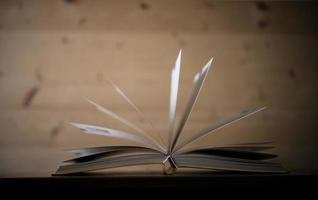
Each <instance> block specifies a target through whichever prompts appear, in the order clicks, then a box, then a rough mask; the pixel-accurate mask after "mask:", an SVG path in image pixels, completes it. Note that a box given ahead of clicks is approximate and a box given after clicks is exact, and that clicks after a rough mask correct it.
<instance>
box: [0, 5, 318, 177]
mask: <svg viewBox="0 0 318 200" xmlns="http://www.w3.org/2000/svg"><path fill="white" fill-rule="evenodd" d="M317 8H318V4H316V3H308V2H307V3H297V2H268V3H266V2H254V1H253V2H248V1H244V2H222V1H216V2H214V1H208V0H176V1H169V0H160V1H155V0H142V1H141V0H129V1H128V0H127V1H122V0H110V1H97V0H94V1H88V0H86V1H85V0H64V1H62V0H58V1H48V0H47V1H46V0H31V1H23V0H21V1H16V0H14V1H9V0H8V1H0V110H1V114H0V125H1V132H0V134H1V135H0V137H1V140H0V160H1V161H0V176H48V175H50V173H52V172H54V170H55V169H56V168H57V166H58V165H59V163H60V161H62V160H63V159H65V158H68V157H69V155H67V154H66V153H64V152H63V151H62V149H63V148H69V147H82V146H97V145H111V144H126V143H125V142H122V141H119V140H114V139H108V138H104V137H100V136H91V135H84V134H82V133H81V132H80V131H79V130H77V129H75V128H73V127H71V126H70V125H69V124H68V122H70V121H73V122H83V123H91V124H96V125H104V126H107V127H112V128H118V129H123V130H127V131H131V130H130V129H129V128H127V127H125V126H123V125H121V124H120V123H118V122H116V121H114V120H113V119H110V118H109V117H107V116H104V115H103V114H101V113H98V112H97V111H96V110H94V108H93V107H92V106H91V105H89V104H88V103H87V102H85V101H84V100H83V99H82V97H83V96H85V97H89V98H91V99H92V100H95V101H96V102H98V103H100V104H102V105H104V106H107V107H109V108H110V109H111V110H113V111H115V112H117V113H118V114H120V115H122V116H125V117H126V118H128V119H130V120H131V121H134V122H136V123H139V124H142V126H144V125H145V123H144V121H143V120H141V119H140V118H139V117H138V115H136V113H135V112H134V111H133V110H132V109H130V108H129V106H127V104H125V102H123V101H122V100H121V99H120V98H119V97H118V95H116V93H115V92H114V90H113V89H112V88H111V86H110V85H109V84H108V83H107V79H112V80H113V81H114V82H115V83H117V84H118V85H119V86H120V87H121V88H122V89H123V90H124V91H125V92H126V93H127V95H128V96H129V97H131V99H132V100H133V101H134V102H135V103H136V104H137V105H138V106H139V107H140V109H141V110H142V111H143V112H144V115H145V116H146V117H147V118H148V119H149V120H151V121H152V122H153V123H154V124H155V130H154V131H153V130H150V129H147V130H148V132H150V134H154V135H155V134H158V133H160V134H161V135H163V137H164V138H167V116H168V95H169V81H170V80H169V78H170V70H171V68H172V65H173V64H174V61H175V58H176V55H177V53H178V51H179V49H183V58H182V68H181V70H182V71H181V80H180V81H181V83H180V84H181V87H180V89H181V90H180V94H179V97H180V104H179V105H178V114H180V110H181V109H182V107H183V105H184V101H185V98H186V96H187V94H188V93H189V90H190V88H191V83H192V78H193V75H194V74H195V73H196V72H197V71H198V70H200V68H201V67H202V66H203V65H204V64H205V63H206V62H207V61H208V60H209V59H210V58H211V57H212V56H213V57H214V61H213V67H212V70H211V71H210V74H209V75H208V77H207V79H206V83H205V86H204V88H203V89H202V93H201V94H200V97H199V100H198V101H197V104H196V106H195V110H194V112H193V115H192V117H191V118H190V120H189V123H188V125H187V127H186V130H185V132H184V135H183V137H182V138H184V137H185V136H187V134H189V133H191V132H194V131H196V130H199V129H200V128H203V127H205V126H207V125H208V124H209V123H210V122H213V121H214V120H216V119H218V118H222V117H224V116H226V115H228V114H231V113H236V112H239V111H241V110H244V109H250V108H257V107H261V106H267V109H266V110H265V111H263V112H261V113H259V114H257V115H255V116H253V117H251V118H247V119H245V120H243V121H241V122H239V123H237V124H233V125H231V126H228V127H226V128H224V129H222V130H220V131H218V132H217V134H211V135H209V136H207V137H205V138H203V139H202V140H200V141H198V142H196V143H195V144H193V145H197V146H199V145H208V144H213V145H222V144H231V143H239V142H260V141H274V142H275V145H276V146H277V149H276V150H274V152H275V153H278V154H279V155H280V159H279V161H280V162H282V163H283V164H284V166H285V167H286V168H287V169H288V170H291V171H293V172H307V171H309V172H313V171H317V169H318V163H317V162H313V160H314V159H316V156H317V155H316V152H317V144H318V143H317V139H318V137H317V120H318V113H317V106H318V103H317V102H318V101H317V100H318V87H317V77H318V68H317V64H318V57H317V55H316V54H317V44H318V39H317V33H318V29H317V14H316V13H317ZM145 127H146V128H147V126H145ZM155 137H156V136H155ZM157 168H158V167H157V166H155V167H153V166H145V167H142V170H146V171H149V172H150V171H152V170H156V169H157ZM132 169H135V168H129V169H125V170H132ZM159 169H160V168H159ZM136 170H138V169H136Z"/></svg>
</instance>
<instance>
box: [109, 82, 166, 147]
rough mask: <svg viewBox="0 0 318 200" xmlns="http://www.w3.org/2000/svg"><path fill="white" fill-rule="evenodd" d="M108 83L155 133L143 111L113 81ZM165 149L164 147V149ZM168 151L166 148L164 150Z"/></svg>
mask: <svg viewBox="0 0 318 200" xmlns="http://www.w3.org/2000/svg"><path fill="white" fill-rule="evenodd" d="M108 82H109V83H110V84H111V85H112V86H113V88H114V89H115V91H116V92H117V93H118V94H119V95H120V96H121V97H122V98H123V99H124V100H125V101H126V102H127V103H128V104H129V105H130V106H131V107H132V108H133V109H134V110H135V111H136V112H137V113H138V115H139V117H140V118H141V119H142V120H143V121H144V122H146V123H147V124H148V126H149V127H150V128H151V129H152V131H153V132H155V128H154V126H153V124H152V123H151V122H150V121H149V120H147V119H146V118H145V117H144V114H143V113H142V112H141V110H140V109H139V108H138V107H137V106H136V104H135V103H134V102H133V101H132V100H131V99H130V98H129V97H128V96H127V95H126V94H125V93H124V91H122V90H121V89H120V88H119V87H118V86H117V85H116V84H115V83H114V82H113V81H112V80H110V79H108ZM157 135H158V137H159V139H160V140H161V142H162V143H163V144H164V141H163V139H162V137H161V136H160V134H157ZM163 148H164V147H163ZM164 149H166V148H164Z"/></svg>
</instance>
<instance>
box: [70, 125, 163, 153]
mask: <svg viewBox="0 0 318 200" xmlns="http://www.w3.org/2000/svg"><path fill="white" fill-rule="evenodd" d="M70 124H71V125H73V126H75V127H76V128H79V129H81V130H82V131H83V132H85V133H88V134H96V135H103V136H108V137H114V138H122V139H126V140H130V141H134V142H138V143H141V144H143V145H146V146H147V147H149V148H151V149H155V150H157V151H160V152H161V150H159V149H157V148H154V147H153V144H152V142H151V141H149V140H147V139H146V138H143V137H139V136H137V135H133V134H130V133H126V132H124V131H119V130H115V129H110V128H105V127H100V126H93V125H88V124H79V123H70Z"/></svg>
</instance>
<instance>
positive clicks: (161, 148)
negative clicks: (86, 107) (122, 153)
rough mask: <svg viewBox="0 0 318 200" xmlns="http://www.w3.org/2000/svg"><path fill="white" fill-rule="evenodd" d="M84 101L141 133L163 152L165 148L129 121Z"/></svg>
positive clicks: (93, 103) (95, 104)
mask: <svg viewBox="0 0 318 200" xmlns="http://www.w3.org/2000/svg"><path fill="white" fill-rule="evenodd" d="M84 99H85V100H86V101H88V102H89V103H91V104H92V105H94V106H95V107H96V109H97V110H98V111H100V112H102V113H104V114H106V115H108V116H110V117H112V118H114V119H117V120H118V121H120V122H122V123H124V124H125V125H127V126H129V127H131V128H133V129H134V130H136V131H138V132H139V133H141V134H142V135H143V136H145V137H146V138H147V140H150V141H151V143H152V144H154V145H155V146H156V147H157V148H159V149H160V151H163V152H165V148H163V147H162V146H161V145H160V144H159V143H158V142H157V141H156V140H154V139H153V138H151V137H150V136H149V135H148V134H147V133H145V132H144V131H143V130H142V129H140V128H138V127H137V126H135V125H134V124H133V123H131V122H130V121H128V120H127V119H125V118H123V117H121V116H119V115H117V114H116V113H114V112H112V111H110V110H108V109H107V108H105V107H103V106H101V105H98V104H97V103H95V102H93V101H91V100H89V99H87V98H84Z"/></svg>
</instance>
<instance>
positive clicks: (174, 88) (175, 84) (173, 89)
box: [168, 50, 182, 153]
mask: <svg viewBox="0 0 318 200" xmlns="http://www.w3.org/2000/svg"><path fill="white" fill-rule="evenodd" d="M181 53H182V51H181V50H180V52H179V55H178V57H177V60H176V63H175V65H174V68H173V69H172V71H171V84H170V104H169V127H168V134H169V136H168V137H169V143H168V153H170V152H171V151H172V149H171V146H172V140H173V138H172V137H173V134H174V124H175V119H176V110H177V100H178V89H179V76H180V65H181Z"/></svg>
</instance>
